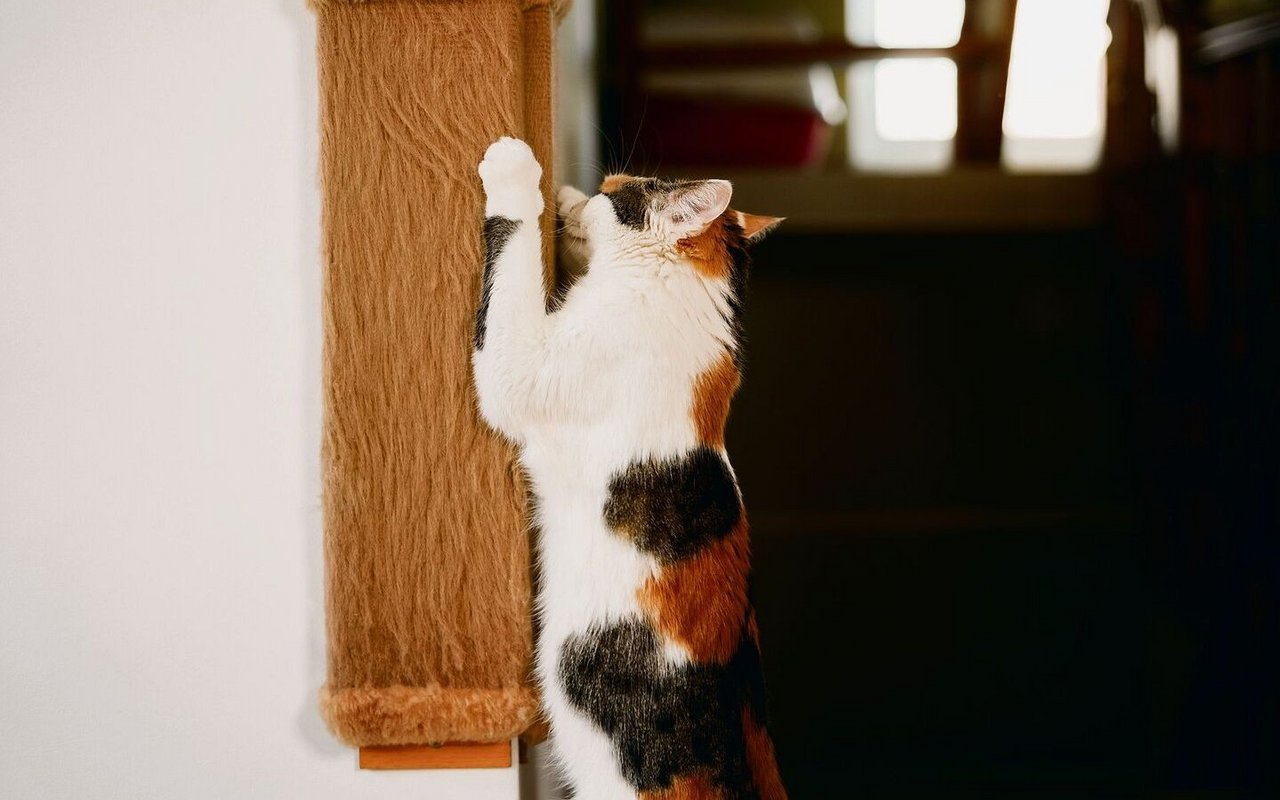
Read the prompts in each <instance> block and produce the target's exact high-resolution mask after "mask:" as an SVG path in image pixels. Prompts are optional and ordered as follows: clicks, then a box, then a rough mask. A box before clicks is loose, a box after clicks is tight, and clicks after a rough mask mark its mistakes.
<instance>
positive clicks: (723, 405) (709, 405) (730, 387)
mask: <svg viewBox="0 0 1280 800" xmlns="http://www.w3.org/2000/svg"><path fill="white" fill-rule="evenodd" d="M741 380H742V379H741V377H740V376H739V374H738V368H737V367H736V366H735V365H734V363H733V356H731V355H730V354H729V353H724V354H723V355H721V356H720V359H719V360H718V361H716V363H715V364H713V365H712V366H711V368H710V369H707V370H706V371H704V372H703V373H702V374H700V375H698V377H697V379H696V380H695V381H694V383H693V407H692V408H691V409H690V410H689V413H690V415H691V416H692V417H693V425H694V427H695V428H697V431H698V438H699V439H701V440H702V442H703V444H706V445H708V446H710V447H724V424H725V421H726V420H727V419H728V418H729V403H730V401H732V400H733V393H734V392H736V391H738V384H739V383H741Z"/></svg>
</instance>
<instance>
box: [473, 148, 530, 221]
mask: <svg viewBox="0 0 1280 800" xmlns="http://www.w3.org/2000/svg"><path fill="white" fill-rule="evenodd" d="M479 172H480V182H481V183H482V184H483V185H484V194H485V202H484V214H485V216H486V217H493V216H499V217H508V218H510V219H519V220H535V219H537V218H538V215H539V214H541V213H542V192H541V191H539V189H538V181H540V180H541V179H542V167H540V166H538V159H536V158H534V156H533V150H531V149H529V145H527V144H525V143H524V142H522V141H520V140H519V139H513V138H511V137H510V136H503V137H502V138H501V139H499V140H498V141H496V142H494V143H493V144H491V145H489V149H488V150H486V151H485V153H484V160H483V161H481V162H480V169H479Z"/></svg>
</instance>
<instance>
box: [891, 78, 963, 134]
mask: <svg viewBox="0 0 1280 800" xmlns="http://www.w3.org/2000/svg"><path fill="white" fill-rule="evenodd" d="M875 82H876V88H875V97H876V100H875V103H876V105H875V115H876V133H878V134H879V135H880V138H882V139H886V140H888V141H891V142H944V141H947V140H949V139H952V138H953V137H955V135H956V65H955V62H954V61H952V60H951V59H948V58H897V59H886V60H884V61H880V62H878V63H877V64H876V65H875Z"/></svg>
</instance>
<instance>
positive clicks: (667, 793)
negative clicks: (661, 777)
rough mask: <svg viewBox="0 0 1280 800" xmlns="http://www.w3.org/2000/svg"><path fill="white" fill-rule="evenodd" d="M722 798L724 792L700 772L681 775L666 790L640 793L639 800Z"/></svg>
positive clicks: (707, 799)
mask: <svg viewBox="0 0 1280 800" xmlns="http://www.w3.org/2000/svg"><path fill="white" fill-rule="evenodd" d="M723 797H724V792H722V791H720V789H719V788H717V787H716V786H715V784H713V783H712V782H711V779H710V778H709V777H707V775H706V774H705V773H702V772H696V773H694V774H692V775H681V776H680V777H678V778H676V779H675V780H674V781H673V782H672V783H671V787H670V788H668V789H661V790H659V791H656V792H641V793H640V800H721V799H722V798H723Z"/></svg>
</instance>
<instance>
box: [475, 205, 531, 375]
mask: <svg viewBox="0 0 1280 800" xmlns="http://www.w3.org/2000/svg"><path fill="white" fill-rule="evenodd" d="M519 227H520V221H519V220H515V219H508V218H507V217H486V218H485V221H484V277H483V278H482V279H481V281H482V282H481V285H480V305H479V306H478V307H477V308H476V337H475V347H476V349H477V350H483V349H484V335H485V331H486V330H487V329H488V325H489V295H491V294H493V268H494V264H496V263H497V262H498V256H500V255H502V251H503V249H504V248H506V246H507V242H508V241H510V240H511V236H512V235H513V234H514V233H515V232H516V230H517V229H519Z"/></svg>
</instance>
